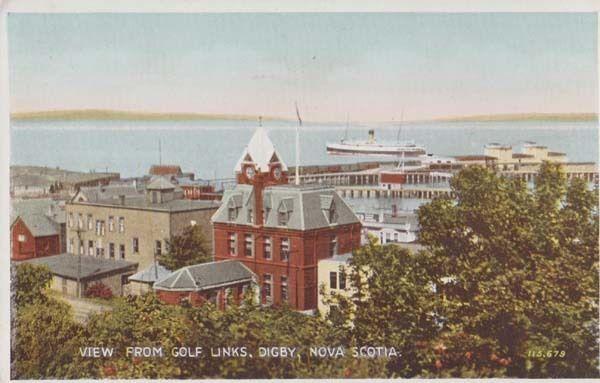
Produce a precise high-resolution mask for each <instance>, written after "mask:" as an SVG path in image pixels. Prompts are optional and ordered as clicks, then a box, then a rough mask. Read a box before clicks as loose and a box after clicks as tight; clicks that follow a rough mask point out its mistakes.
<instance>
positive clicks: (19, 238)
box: [17, 234, 26, 242]
mask: <svg viewBox="0 0 600 383" xmlns="http://www.w3.org/2000/svg"><path fill="white" fill-rule="evenodd" d="M17 238H18V239H17V241H19V242H25V239H26V238H25V235H23V234H19V236H18V237H17Z"/></svg>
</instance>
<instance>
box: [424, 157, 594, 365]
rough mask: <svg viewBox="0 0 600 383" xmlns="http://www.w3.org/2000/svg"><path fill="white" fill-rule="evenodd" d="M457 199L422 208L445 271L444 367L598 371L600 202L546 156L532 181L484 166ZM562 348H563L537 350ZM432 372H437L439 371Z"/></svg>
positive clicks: (456, 182)
mask: <svg viewBox="0 0 600 383" xmlns="http://www.w3.org/2000/svg"><path fill="white" fill-rule="evenodd" d="M451 187H452V189H453V191H454V193H455V194H456V196H457V200H456V201H452V200H449V199H437V200H434V201H432V202H431V203H429V204H427V205H424V206H422V207H421V208H420V209H419V211H418V214H419V223H420V226H421V234H420V240H421V242H422V243H423V244H424V245H426V246H427V247H428V248H429V249H430V251H431V254H432V256H433V264H435V265H436V267H437V268H439V269H440V270H439V271H438V270H436V271H435V272H433V273H431V274H432V275H435V274H436V273H438V272H441V275H445V276H447V277H448V278H450V279H449V281H450V282H449V283H447V284H445V285H443V286H440V287H441V289H440V292H441V293H442V294H443V296H444V305H443V306H442V310H441V311H440V314H441V316H442V317H443V318H444V320H443V327H442V331H441V333H440V343H441V344H443V347H442V348H441V349H442V351H443V352H440V359H439V360H440V365H441V366H443V368H441V369H440V371H438V373H439V374H445V375H454V376H464V375H465V374H472V375H475V376H495V375H508V376H518V377H598V367H597V355H598V343H597V339H598V331H597V327H598V322H597V315H598V306H597V301H598V262H597V259H598V237H597V235H598V234H597V233H598V213H597V211H598V201H597V198H596V197H595V193H594V192H592V191H590V190H589V189H588V188H587V185H585V184H584V183H583V182H581V181H578V180H574V181H573V182H571V184H570V185H569V186H567V181H566V177H565V175H564V173H563V172H562V169H561V167H560V166H559V165H553V164H549V163H544V164H543V165H542V166H541V168H540V171H539V174H538V176H537V179H536V185H535V188H534V190H529V189H528V188H527V186H526V185H525V183H524V182H522V181H520V180H516V179H509V178H504V177H501V176H498V175H496V174H495V173H493V172H491V171H489V170H486V169H483V168H478V167H473V168H468V169H465V170H463V171H461V172H460V173H459V174H458V175H456V176H455V177H454V178H453V179H452V181H451ZM538 351H539V352H542V353H543V354H544V355H545V356H546V355H547V354H548V352H554V351H558V352H561V351H564V355H563V356H562V357H558V356H553V357H543V358H539V357H535V356H532V353H537V352H538ZM432 372H434V371H432Z"/></svg>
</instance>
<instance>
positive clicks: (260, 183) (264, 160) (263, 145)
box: [235, 126, 288, 225]
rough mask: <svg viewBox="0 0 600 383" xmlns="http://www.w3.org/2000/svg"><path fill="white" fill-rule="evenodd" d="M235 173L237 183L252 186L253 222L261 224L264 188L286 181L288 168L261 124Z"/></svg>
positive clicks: (238, 163) (285, 182)
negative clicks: (253, 202)
mask: <svg viewBox="0 0 600 383" xmlns="http://www.w3.org/2000/svg"><path fill="white" fill-rule="evenodd" d="M235 175H236V180H237V183H238V184H246V185H252V186H253V191H254V199H255V209H256V212H255V213H256V214H254V223H255V225H262V222H263V213H262V209H263V190H264V188H265V187H267V186H272V185H279V184H287V183H288V176H287V175H288V168H287V166H286V164H285V163H284V162H283V161H282V160H281V157H280V155H279V153H278V152H277V150H275V147H274V146H273V143H272V142H271V139H270V138H269V136H268V135H267V132H266V131H265V129H264V128H263V127H262V126H261V127H259V128H258V129H256V131H255V132H254V135H253V136H252V138H251V139H250V142H249V143H248V146H246V148H245V149H244V152H243V153H242V156H241V157H240V159H239V161H238V162H237V164H236V166H235Z"/></svg>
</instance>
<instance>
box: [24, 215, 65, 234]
mask: <svg viewBox="0 0 600 383" xmlns="http://www.w3.org/2000/svg"><path fill="white" fill-rule="evenodd" d="M18 218H20V219H21V220H22V221H23V222H24V223H25V226H27V228H28V229H29V231H30V232H31V235H33V236H34V237H47V236H50V235H60V225H59V224H58V223H56V222H55V221H53V220H52V219H50V218H49V217H47V216H45V215H43V214H26V215H22V216H19V217H18Z"/></svg>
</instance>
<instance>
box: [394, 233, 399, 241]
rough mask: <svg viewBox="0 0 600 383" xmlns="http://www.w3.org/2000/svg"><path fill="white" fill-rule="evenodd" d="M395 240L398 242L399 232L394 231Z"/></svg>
mask: <svg viewBox="0 0 600 383" xmlns="http://www.w3.org/2000/svg"><path fill="white" fill-rule="evenodd" d="M394 241H395V242H398V232H395V233H394Z"/></svg>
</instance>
